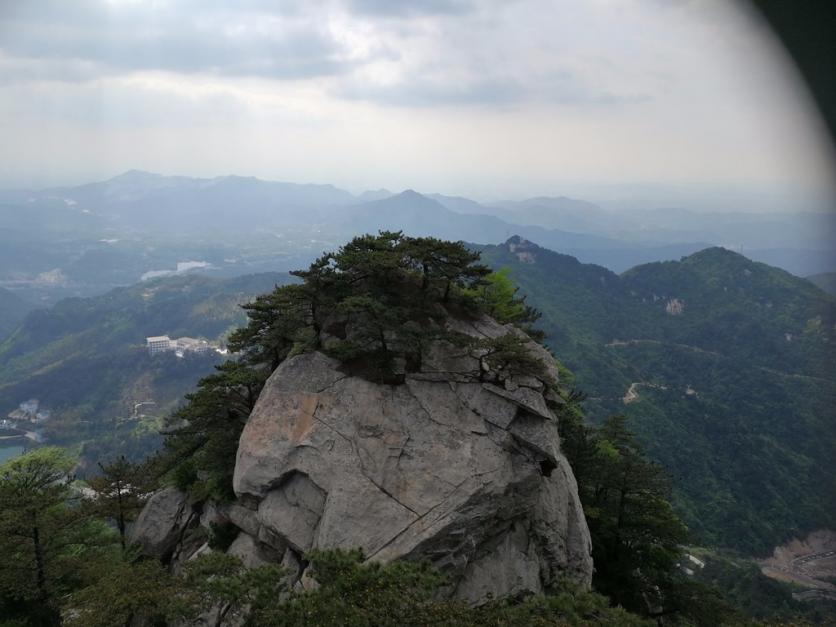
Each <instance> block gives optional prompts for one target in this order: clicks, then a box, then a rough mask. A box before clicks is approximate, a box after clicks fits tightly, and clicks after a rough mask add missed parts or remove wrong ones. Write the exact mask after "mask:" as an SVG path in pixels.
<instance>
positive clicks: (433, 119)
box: [0, 0, 833, 198]
mask: <svg viewBox="0 0 836 627" xmlns="http://www.w3.org/2000/svg"><path fill="white" fill-rule="evenodd" d="M0 116H2V117H0V120H2V121H0V125H2V130H3V132H4V134H5V135H6V137H7V138H8V141H6V142H5V143H4V145H3V146H2V147H0V166H2V167H0V170H2V171H4V172H6V174H5V180H0V184H3V185H14V184H30V183H34V182H41V181H42V182H52V181H60V182H64V181H71V180H73V179H79V178H98V177H102V176H107V175H110V174H113V173H115V172H116V171H118V170H119V169H125V168H129V167H144V168H148V169H154V170H164V171H170V172H172V173H190V174H213V173H217V174H225V173H229V172H242V173H246V174H256V175H260V176H264V177H270V178H280V179H294V180H325V181H333V182H335V183H338V184H341V185H345V186H348V187H351V188H354V189H358V188H361V187H364V186H370V187H379V186H383V185H385V186H389V187H393V188H397V187H418V188H423V189H439V190H444V191H450V192H459V193H468V194H470V195H474V196H480V197H488V196H493V195H514V194H523V193H560V192H561V191H563V190H564V189H565V188H566V186H567V185H571V184H589V183H618V184H638V183H641V184H648V183H651V184H665V185H679V184H683V185H685V184H687V185H698V184H703V183H711V184H717V185H727V186H744V187H745V186H749V187H753V188H755V187H758V186H760V187H761V188H762V190H763V189H768V188H769V187H770V186H772V187H775V186H776V185H777V186H779V187H780V186H782V188H785V189H789V188H790V187H792V188H793V189H798V190H807V191H809V192H810V193H811V194H813V193H814V192H815V194H818V196H819V197H820V198H823V197H825V196H824V195H826V194H827V193H828V190H831V189H832V181H831V180H830V168H831V167H832V165H833V164H832V161H830V160H831V159H832V155H831V152H830V147H829V145H828V144H827V143H826V142H824V141H822V129H821V127H820V126H819V124H818V121H817V119H816V117H815V115H814V114H813V110H812V108H811V106H810V103H809V102H808V101H807V100H806V92H805V91H804V89H803V87H801V86H800V84H799V83H798V81H797V78H796V76H795V74H794V73H793V71H792V68H791V66H790V65H789V64H788V63H787V62H786V59H785V58H784V57H783V56H782V55H781V53H780V51H779V50H778V49H777V48H776V47H775V46H774V44H773V42H772V41H771V40H770V38H769V35H768V33H767V32H766V31H765V30H764V28H763V27H762V25H760V24H759V23H758V22H757V21H756V20H752V19H750V17H749V16H747V15H746V14H745V13H744V12H743V11H740V10H738V9H736V8H735V7H734V6H733V5H731V4H730V3H728V2H724V1H721V0H693V1H688V0H683V1H682V2H677V3H670V2H656V1H653V0H513V1H509V2H471V1H467V0H416V1H412V2H391V1H388V0H386V1H384V0H322V1H320V2H305V1H303V0H285V1H282V2H276V1H268V0H242V1H239V2H221V1H218V0H208V1H207V0H204V1H198V0H183V1H180V2H166V1H162V0H154V1H151V2H139V1H135V0H77V1H75V2H65V1H62V0H33V1H29V2H19V3H3V4H2V5H0Z"/></svg>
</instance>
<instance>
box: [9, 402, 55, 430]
mask: <svg viewBox="0 0 836 627" xmlns="http://www.w3.org/2000/svg"><path fill="white" fill-rule="evenodd" d="M49 418H50V412H49V410H48V409H44V408H43V407H41V404H40V401H38V399H36V398H33V399H30V400H28V401H24V402H23V403H21V404H20V405H18V406H17V409H15V410H14V411H12V412H10V413H9V419H10V420H15V421H18V422H31V423H33V424H38V423H41V422H45V421H47V420H49Z"/></svg>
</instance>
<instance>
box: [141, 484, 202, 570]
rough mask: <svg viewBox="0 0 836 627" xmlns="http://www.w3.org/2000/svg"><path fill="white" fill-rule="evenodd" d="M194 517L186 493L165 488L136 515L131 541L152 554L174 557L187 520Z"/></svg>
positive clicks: (153, 555)
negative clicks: (173, 554)
mask: <svg viewBox="0 0 836 627" xmlns="http://www.w3.org/2000/svg"><path fill="white" fill-rule="evenodd" d="M191 516H192V509H191V507H189V505H188V502H187V499H186V495H185V494H183V493H182V492H180V491H179V490H177V489H176V488H166V489H164V490H161V491H160V492H157V493H156V494H155V495H154V496H152V497H151V498H150V499H149V500H148V503H146V504H145V507H144V508H143V509H142V512H140V514H139V517H137V519H136V522H135V523H134V525H133V528H132V529H131V533H130V540H131V542H133V543H136V544H139V546H140V547H142V552H143V553H145V554H146V555H148V556H150V557H156V558H157V559H160V560H166V559H168V558H170V557H171V554H172V553H173V552H174V549H175V547H176V546H177V544H178V542H180V539H181V535H182V532H183V530H184V529H185V527H186V525H187V524H188V519H189V518H190V517H191Z"/></svg>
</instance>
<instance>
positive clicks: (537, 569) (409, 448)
mask: <svg viewBox="0 0 836 627" xmlns="http://www.w3.org/2000/svg"><path fill="white" fill-rule="evenodd" d="M450 326H451V328H454V329H455V330H457V331H459V332H462V333H466V334H468V335H472V336H474V337H488V338H490V337H497V336H499V335H503V334H505V333H508V332H517V331H515V330H514V329H513V328H511V327H505V326H502V325H499V324H497V323H496V322H494V321H492V320H490V319H488V318H483V319H481V320H479V321H475V322H474V321H468V322H463V321H451V323H450ZM528 346H529V348H530V350H531V351H533V353H534V354H535V355H536V356H538V357H539V358H541V359H542V361H543V362H544V365H546V366H547V368H548V370H549V376H548V377H543V378H544V379H549V378H550V379H552V380H556V379H557V370H556V368H555V367H554V363H553V359H552V357H551V356H550V355H549V353H548V352H547V351H546V350H545V349H543V348H542V347H540V346H539V345H537V344H536V343H534V342H530V343H529V345H528ZM557 402H559V397H557V396H556V395H554V394H553V393H552V392H551V391H550V390H549V388H548V386H547V385H546V384H545V382H544V381H541V380H540V379H538V378H537V377H532V376H526V377H522V376H519V377H501V376H494V373H490V372H487V373H486V372H485V365H484V363H482V362H481V360H480V359H478V355H476V356H474V355H473V354H471V353H469V352H468V351H466V350H464V349H461V348H456V347H454V346H452V345H450V344H445V343H441V342H439V343H437V344H436V345H434V346H433V347H432V348H431V350H430V351H428V354H427V355H426V356H425V358H424V359H423V363H422V367H421V370H420V372H414V373H409V374H407V375H406V376H405V382H404V383H402V384H398V385H390V384H381V383H373V382H370V381H367V380H365V379H362V378H360V377H357V376H350V375H348V374H346V373H345V372H344V371H343V369H341V364H340V363H339V362H337V361H336V360H334V359H331V358H329V357H327V356H325V355H324V354H322V353H318V352H314V353H308V354H303V355H298V356H295V357H292V358H290V359H288V360H286V361H285V362H284V363H282V364H281V365H280V366H279V368H278V369H277V370H276V371H275V372H274V373H273V374H272V376H271V377H270V379H269V380H268V382H267V384H266V386H265V388H264V390H263V392H262V394H261V396H260V398H259V400H258V404H257V405H256V407H255V410H254V411H253V413H252V415H251V416H250V419H249V421H248V423H247V425H246V427H245V429H244V432H243V434H242V436H241V439H240V443H239V448H238V456H237V462H236V466H235V476H234V489H235V493H236V494H237V495H238V504H237V505H236V506H234V507H233V508H232V509H231V510H230V516H229V518H230V520H232V522H233V523H235V524H237V525H239V527H240V528H241V529H242V531H244V532H245V533H246V534H247V538H246V539H242V540H241V543H239V544H243V543H244V542H246V543H248V544H247V552H248V553H251V552H253V551H254V550H255V545H253V547H250V546H249V545H250V544H252V543H260V544H261V545H263V546H265V547H269V548H270V550H271V551H272V552H273V554H275V555H282V556H283V559H284V560H289V559H294V560H296V561H300V558H301V557H302V556H303V554H304V553H306V552H307V551H309V550H311V549H317V548H318V549H326V548H345V549H350V548H360V549H362V551H363V554H364V555H365V556H366V558H367V559H368V560H381V561H390V560H395V559H429V560H430V561H431V562H433V563H434V564H435V565H436V566H437V567H439V568H440V569H442V570H443V571H445V572H446V573H447V574H448V575H449V576H450V578H451V581H452V582H453V589H452V591H451V593H452V594H454V595H455V596H458V597H460V598H463V599H466V600H468V601H470V602H473V603H479V602H481V601H484V600H485V599H487V598H488V597H489V595H492V596H494V597H496V596H502V595H506V594H514V593H518V592H523V591H531V592H539V591H540V590H542V589H543V587H544V586H545V585H547V584H548V583H549V582H551V581H554V580H555V579H556V578H558V577H561V576H566V577H569V578H571V579H573V580H575V581H577V582H579V583H581V584H583V585H589V583H590V580H591V575H592V559H591V557H590V546H591V545H590V539H589V531H588V529H587V526H586V521H585V519H584V516H583V511H582V509H581V504H580V501H579V499H578V494H577V486H576V483H575V479H574V476H573V475H572V471H571V469H570V467H569V464H568V463H567V461H566V459H565V457H564V456H563V455H562V453H561V452H560V446H559V437H558V432H557V419H556V418H555V416H554V414H553V413H552V411H551V409H550V408H551V407H554V406H555V403H557ZM239 548H240V547H239Z"/></svg>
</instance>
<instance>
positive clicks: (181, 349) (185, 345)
mask: <svg viewBox="0 0 836 627" xmlns="http://www.w3.org/2000/svg"><path fill="white" fill-rule="evenodd" d="M145 346H146V348H147V349H148V354H149V355H156V354H157V353H168V352H173V353H174V354H175V355H177V356H178V357H183V356H184V355H185V354H186V353H192V354H196V355H205V354H206V353H209V352H210V351H217V352H219V353H220V352H221V349H220V348H219V347H218V345H217V344H213V343H210V342H207V341H206V340H201V339H197V338H193V337H178V338H177V339H174V340H172V339H171V338H170V337H168V336H167V335H156V336H153V337H146V338H145Z"/></svg>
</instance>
